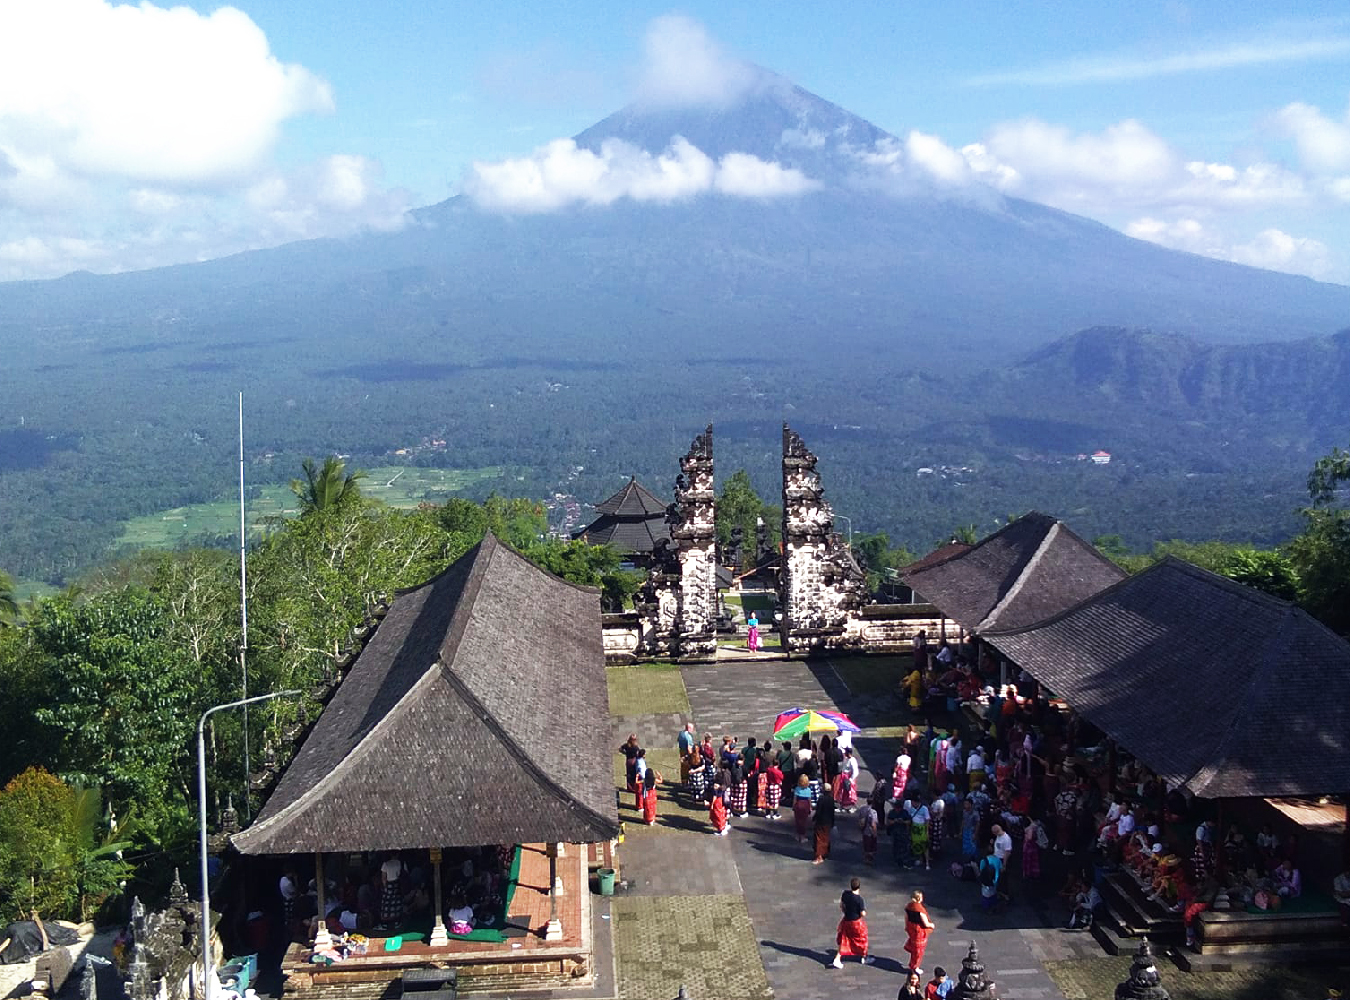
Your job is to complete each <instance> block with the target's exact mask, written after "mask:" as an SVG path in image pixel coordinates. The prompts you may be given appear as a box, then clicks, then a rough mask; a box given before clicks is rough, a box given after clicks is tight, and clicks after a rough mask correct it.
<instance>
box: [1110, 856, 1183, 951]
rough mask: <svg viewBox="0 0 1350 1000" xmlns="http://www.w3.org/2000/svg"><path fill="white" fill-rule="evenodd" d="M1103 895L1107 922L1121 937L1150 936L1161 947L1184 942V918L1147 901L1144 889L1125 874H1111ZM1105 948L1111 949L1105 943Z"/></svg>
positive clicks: (1159, 904) (1158, 904)
mask: <svg viewBox="0 0 1350 1000" xmlns="http://www.w3.org/2000/svg"><path fill="white" fill-rule="evenodd" d="M1101 894H1102V901H1103V903H1104V907H1103V908H1104V910H1105V918H1106V920H1107V922H1109V924H1110V925H1111V927H1112V928H1113V929H1114V930H1115V931H1116V932H1117V934H1118V935H1119V936H1120V937H1125V938H1131V937H1135V938H1137V937H1144V936H1147V937H1148V938H1149V939H1150V940H1151V941H1153V942H1154V943H1155V944H1158V945H1167V944H1181V943H1182V942H1183V941H1185V939H1186V931H1185V927H1184V925H1183V924H1182V919H1181V914H1180V913H1174V912H1172V911H1170V910H1168V909H1167V908H1166V907H1165V906H1163V905H1162V904H1161V903H1156V902H1154V901H1152V900H1150V899H1148V898H1147V895H1146V894H1145V892H1144V890H1143V888H1141V887H1140V885H1139V884H1138V883H1137V882H1135V880H1134V879H1133V878H1131V877H1130V876H1129V875H1127V874H1125V873H1124V872H1111V873H1109V874H1108V875H1107V876H1106V878H1105V879H1103V881H1102V886H1101ZM1094 936H1095V935H1094ZM1098 940H1099V941H1100V940H1102V939H1101V938H1100V937H1099V938H1098ZM1103 947H1108V945H1107V943H1106V942H1104V941H1103ZM1108 950H1109V947H1108ZM1112 954H1118V953H1117V952H1112Z"/></svg>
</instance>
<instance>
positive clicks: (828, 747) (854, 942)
mask: <svg viewBox="0 0 1350 1000" xmlns="http://www.w3.org/2000/svg"><path fill="white" fill-rule="evenodd" d="M998 672H999V668H998V666H997V664H995V663H994V662H993V661H992V659H986V660H985V661H984V662H979V663H977V662H974V661H973V659H972V656H971V654H970V652H969V651H968V649H967V648H966V647H962V648H957V647H956V646H953V645H951V644H948V643H947V642H946V641H945V640H944V641H941V642H940V643H939V644H938V645H937V646H936V647H933V646H930V645H928V643H927V642H926V640H921V641H920V642H918V643H916V648H915V662H914V668H913V669H912V670H910V671H909V672H907V673H906V674H905V676H904V677H903V679H902V681H901V688H900V691H899V694H900V696H901V698H902V700H903V702H904V703H906V704H907V705H908V707H909V708H910V710H911V712H912V713H913V714H914V716H915V717H916V718H915V721H914V722H913V724H911V725H909V726H908V727H907V728H906V730H905V733H904V735H903V737H902V741H901V744H902V745H901V747H900V752H899V753H898V754H897V755H896V757H895V759H894V762H893V763H891V764H889V766H888V767H887V768H886V769H884V770H883V771H880V772H874V773H873V774H872V776H871V777H872V779H873V781H872V787H871V790H870V792H868V793H866V794H864V795H863V796H861V797H860V795H859V779H860V764H859V761H858V759H857V755H856V753H855V752H854V749H853V747H852V743H851V737H850V735H849V734H848V733H844V732H838V733H835V734H826V735H822V736H820V737H819V738H815V737H814V736H813V734H809V733H808V734H803V735H801V736H800V737H799V738H798V739H797V740H796V741H779V742H775V741H774V740H772V739H765V740H763V741H759V740H757V739H754V738H751V739H749V740H748V741H747V742H746V744H745V745H742V744H741V743H740V741H739V739H738V738H737V737H735V736H723V737H721V739H720V741H717V740H714V738H713V736H712V734H711V733H704V734H703V735H702V738H701V739H700V738H699V737H698V736H697V735H696V733H695V730H694V727H693V725H692V724H690V725H688V726H686V727H685V729H684V730H683V731H682V732H681V733H680V734H679V738H678V749H679V753H680V785H679V788H680V789H681V794H683V795H684V796H685V797H686V799H687V801H688V802H689V803H691V804H701V805H703V806H705V807H706V808H707V811H708V824H709V829H710V832H711V833H712V834H714V835H717V836H726V835H728V833H729V832H730V829H731V825H730V824H731V822H732V821H733V820H734V819H737V818H743V817H746V816H749V815H752V814H754V815H760V816H764V817H766V818H768V819H769V820H771V821H777V820H780V819H782V818H783V813H784V812H785V811H786V812H788V813H790V815H791V819H792V822H793V824H794V831H795V834H796V839H797V842H798V844H801V845H807V846H809V849H810V854H811V860H812V862H813V863H815V864H821V863H823V862H824V861H825V860H827V859H828V858H829V857H830V847H831V839H832V835H833V832H834V829H835V827H836V824H837V823H838V822H839V821H840V817H841V815H848V816H850V817H852V818H853V821H854V822H856V823H857V824H858V829H859V833H860V837H861V841H862V854H863V862H864V863H865V864H867V865H875V864H876V863H877V861H878V855H879V851H880V844H881V838H882V837H883V836H885V837H886V838H887V839H889V841H890V854H891V861H892V863H894V864H895V865H897V866H898V867H900V868H905V869H908V868H920V867H921V868H923V869H931V868H932V866H933V864H934V863H935V862H940V863H943V864H947V865H948V868H949V871H950V873H951V874H952V875H953V876H955V877H957V878H959V879H961V880H964V881H969V882H974V883H977V884H978V897H977V898H978V903H979V906H980V907H981V908H983V909H984V910H986V911H989V912H998V910H999V909H1000V907H1001V905H1002V904H1003V903H1005V902H1007V901H1008V900H1010V899H1011V898H1012V896H1013V890H1014V885H1015V884H1022V883H1027V882H1034V881H1036V880H1039V879H1040V878H1041V877H1042V860H1043V858H1044V856H1045V855H1047V854H1058V855H1060V856H1062V857H1064V858H1068V859H1071V860H1070V861H1069V863H1068V869H1069V876H1068V878H1067V880H1066V881H1065V883H1064V886H1063V888H1062V889H1061V895H1062V897H1063V899H1064V902H1065V906H1066V909H1067V910H1068V912H1069V917H1068V920H1067V925H1068V926H1069V927H1071V928H1074V929H1086V928H1088V927H1090V926H1091V925H1092V923H1093V921H1094V920H1095V919H1096V918H1097V917H1098V916H1099V915H1100V913H1101V909H1102V895H1101V892H1100V888H1099V886H1100V879H1101V877H1102V874H1103V872H1109V871H1113V870H1119V871H1122V872H1125V873H1126V874H1128V875H1129V876H1130V877H1133V878H1134V879H1136V880H1137V881H1138V882H1139V884H1140V886H1141V888H1142V890H1143V891H1144V892H1145V893H1146V894H1147V896H1148V898H1149V899H1150V900H1151V901H1152V902H1153V903H1155V904H1156V905H1157V906H1158V907H1159V908H1160V909H1161V910H1167V911H1171V912H1172V913H1175V914H1177V915H1178V916H1179V917H1180V918H1181V920H1182V922H1183V924H1184V926H1185V928H1186V935H1187V939H1188V943H1194V941H1195V934H1196V924H1195V921H1196V918H1197V916H1198V915H1199V914H1200V913H1201V912H1203V911H1204V910H1205V909H1208V908H1211V907H1213V908H1217V909H1223V908H1227V907H1230V906H1236V905H1244V906H1246V905H1254V906H1256V907H1257V908H1258V909H1259V908H1263V907H1270V908H1277V907H1279V906H1280V905H1281V903H1282V902H1284V901H1288V900H1290V899H1293V898H1297V897H1298V896H1299V895H1300V894H1301V893H1302V891H1303V889H1302V875H1301V872H1300V868H1299V861H1298V840H1297V837H1296V836H1292V835H1291V836H1288V837H1285V838H1284V839H1279V838H1276V836H1275V835H1274V833H1273V832H1272V831H1271V829H1270V828H1269V827H1266V828H1265V829H1263V830H1262V831H1261V832H1260V833H1259V834H1257V835H1256V837H1255V838H1254V839H1253V840H1251V841H1248V840H1247V839H1246V838H1245V836H1244V834H1243V832H1242V831H1241V829H1240V828H1239V827H1238V826H1237V824H1231V825H1230V826H1229V827H1228V828H1227V829H1226V830H1224V831H1220V830H1219V829H1218V827H1217V826H1216V824H1215V822H1214V820H1213V819H1212V818H1209V817H1208V816H1207V815H1206V814H1205V811H1204V809H1203V808H1202V806H1203V804H1202V803H1198V802H1195V801H1192V800H1190V799H1188V798H1187V797H1186V796H1184V795H1183V794H1181V793H1180V792H1177V791H1175V790H1173V791H1171V792H1168V793H1166V794H1164V791H1163V786H1162V783H1161V782H1159V781H1158V780H1157V779H1156V778H1155V777H1154V776H1152V775H1151V774H1150V773H1149V772H1148V771H1147V770H1146V769H1145V768H1144V767H1143V766H1142V765H1140V764H1139V763H1138V762H1135V761H1132V760H1130V759H1129V758H1128V756H1127V755H1125V754H1124V753H1123V752H1118V751H1117V752H1108V749H1107V747H1106V746H1105V745H1104V740H1103V739H1102V738H1101V737H1100V735H1099V734H1096V733H1095V732H1094V731H1092V730H1091V729H1090V727H1088V726H1086V725H1085V724H1084V723H1083V722H1082V721H1081V720H1080V719H1079V718H1078V717H1077V716H1074V715H1073V714H1072V713H1070V712H1068V711H1067V710H1065V709H1064V708H1063V707H1062V706H1056V705H1054V704H1052V702H1051V700H1050V699H1049V698H1048V697H1047V696H1045V694H1044V692H1042V691H1041V690H1040V689H1039V685H1038V684H1037V683H1036V681H1035V680H1034V678H1032V677H1030V676H1027V675H1025V674H1023V675H1022V676H1020V677H1018V678H1017V681H1016V683H1009V684H999V683H996V682H994V681H993V678H994V677H995V676H997V675H998ZM971 710H973V713H972V711H971ZM972 714H973V717H974V720H976V722H975V724H974V725H972V724H971V722H972V719H971V716H972ZM938 722H943V723H946V728H938V727H937V725H936V723H938ZM963 730H964V731H965V738H964V739H963V732H962V731H963ZM1094 744H1095V745H1094ZM622 749H623V752H624V753H625V756H626V757H627V760H628V780H629V787H630V789H632V790H633V791H634V793H635V796H636V799H635V804H636V806H637V808H638V809H639V810H640V811H642V813H643V816H644V819H645V820H646V821H647V822H648V823H651V822H654V820H655V808H656V807H655V796H654V794H651V795H649V790H650V789H651V787H652V786H651V785H650V780H651V779H650V776H651V773H652V772H651V769H650V768H649V767H647V766H646V765H645V761H644V753H643V751H642V749H641V747H639V745H638V741H637V738H636V736H631V737H630V738H629V740H628V742H627V743H626V744H625V745H624V747H623V748H622ZM1112 767H1114V771H1112ZM657 780H659V776H658V777H657ZM1110 789H1114V791H1110ZM1057 867H1062V866H1057ZM1344 881H1346V882H1347V885H1346V886H1343V887H1342V888H1343V889H1346V890H1347V891H1346V892H1343V893H1340V894H1338V896H1337V901H1338V903H1340V904H1341V905H1342V906H1344V907H1346V910H1345V912H1347V913H1350V875H1347V878H1346V879H1345V880H1344ZM850 891H854V892H856V891H857V890H856V889H854V890H850ZM1343 896H1344V897H1345V899H1342V897H1343ZM915 902H917V903H918V904H919V910H917V911H915V912H921V913H923V914H924V916H923V918H922V920H919V921H917V922H916V924H915V925H910V926H911V930H913V929H914V928H915V927H916V926H917V927H918V928H919V929H921V930H923V925H924V923H925V922H928V921H927V916H926V911H923V910H922V899H921V898H920V899H918V900H916V901H915ZM841 907H842V908H843V909H844V912H845V916H846V920H845V921H844V922H841V925H840V932H839V933H840V938H839V950H838V954H837V955H836V958H835V962H836V964H837V963H838V962H839V961H841V960H842V958H844V957H849V956H852V955H859V956H863V955H866V938H865V934H864V936H863V937H862V938H861V939H859V938H858V937H857V935H856V929H855V930H854V931H851V932H849V933H846V928H845V923H847V922H848V921H851V920H858V919H861V918H860V917H849V916H848V914H850V913H851V912H852V911H853V910H855V909H860V904H856V903H855V902H850V900H849V898H847V893H846V894H845V898H844V899H843V900H842V901H841ZM928 923H929V927H928V928H927V929H931V922H928ZM916 933H917V932H916ZM926 933H927V931H926V930H923V933H922V935H921V936H920V937H919V938H918V939H917V940H916V939H915V938H914V937H911V940H910V943H911V944H912V945H914V946H915V951H912V952H911V957H912V962H911V968H914V969H918V968H919V966H920V965H921V960H922V952H923V944H922V941H923V940H924V939H926ZM908 947H909V946H907V948H908Z"/></svg>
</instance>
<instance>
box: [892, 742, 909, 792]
mask: <svg viewBox="0 0 1350 1000" xmlns="http://www.w3.org/2000/svg"><path fill="white" fill-rule="evenodd" d="M912 759H913V758H911V757H910V755H909V754H907V753H902V754H900V756H899V757H896V758H895V769H894V770H892V771H891V801H892V802H896V801H898V800H900V799H903V798H904V797H905V786H906V785H907V784H909V765H910V761H911V760H912Z"/></svg>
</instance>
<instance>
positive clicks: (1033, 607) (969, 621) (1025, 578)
mask: <svg viewBox="0 0 1350 1000" xmlns="http://www.w3.org/2000/svg"><path fill="white" fill-rule="evenodd" d="M925 564H926V565H925ZM917 565H918V566H919V568H918V569H913V568H910V567H907V568H906V569H905V570H902V571H901V574H900V578H901V579H902V580H904V581H905V583H906V584H908V585H909V587H910V589H912V590H913V591H914V592H915V593H916V594H919V595H921V596H922V597H923V598H924V600H926V601H928V602H929V603H930V604H933V605H935V606H936V607H937V608H939V609H940V610H941V611H942V613H943V614H944V615H946V616H947V617H948V618H952V619H954V620H955V621H958V622H960V623H961V624H962V625H963V626H965V627H966V628H967V629H969V630H970V631H972V632H981V633H982V632H985V631H988V630H991V629H995V628H1003V629H1008V628H1019V627H1021V626H1024V625H1030V624H1032V623H1033V622H1037V621H1040V620H1041V619H1043V618H1048V617H1049V616H1050V615H1053V614H1056V613H1057V612H1060V611H1063V610H1064V609H1065V608H1068V607H1072V606H1073V605H1075V604H1077V603H1078V602H1079V601H1081V600H1083V599H1084V598H1087V597H1091V596H1092V595H1093V594H1095V593H1098V592H1099V591H1101V590H1104V589H1105V588H1107V587H1109V586H1111V585H1112V584H1113V583H1116V582H1118V581H1119V580H1121V579H1122V578H1123V577H1124V576H1125V571H1124V570H1122V569H1121V568H1120V567H1119V566H1117V565H1116V564H1115V563H1113V562H1111V560H1109V559H1107V558H1106V557H1105V556H1104V555H1102V554H1101V553H1100V552H1098V551H1097V550H1096V549H1095V548H1093V547H1092V546H1091V545H1089V544H1088V543H1087V542H1085V541H1083V540H1082V539H1081V538H1079V537H1078V536H1077V535H1075V534H1074V533H1073V532H1072V531H1070V530H1069V528H1068V527H1067V526H1066V525H1064V524H1063V523H1062V522H1060V521H1057V520H1055V519H1054V518H1053V517H1049V516H1047V515H1045V514H1041V513H1038V512H1036V511H1032V512H1031V513H1029V514H1024V515H1023V516H1021V517H1019V518H1018V519H1017V520H1016V521H1013V522H1012V523H1011V524H1009V525H1007V526H1006V527H1004V528H1002V529H1000V530H999V531H996V532H994V533H993V534H992V535H990V536H989V537H988V538H985V539H983V540H982V541H980V542H979V543H978V544H977V545H974V546H972V547H971V548H969V549H968V550H966V551H965V552H960V553H956V554H954V555H952V556H950V557H949V558H945V559H942V560H939V561H935V562H929V560H928V559H924V560H921V561H920V563H919V564H917Z"/></svg>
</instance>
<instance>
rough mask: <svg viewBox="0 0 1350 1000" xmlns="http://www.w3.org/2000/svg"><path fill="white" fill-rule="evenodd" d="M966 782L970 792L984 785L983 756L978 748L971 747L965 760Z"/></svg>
mask: <svg viewBox="0 0 1350 1000" xmlns="http://www.w3.org/2000/svg"><path fill="white" fill-rule="evenodd" d="M966 780H967V781H969V782H970V790H971V791H972V792H973V791H974V790H975V789H977V788H979V787H980V786H981V785H983V784H984V754H983V753H981V752H980V748H979V747H973V748H972V749H971V751H970V756H969V757H967V758H966Z"/></svg>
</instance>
